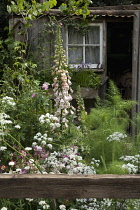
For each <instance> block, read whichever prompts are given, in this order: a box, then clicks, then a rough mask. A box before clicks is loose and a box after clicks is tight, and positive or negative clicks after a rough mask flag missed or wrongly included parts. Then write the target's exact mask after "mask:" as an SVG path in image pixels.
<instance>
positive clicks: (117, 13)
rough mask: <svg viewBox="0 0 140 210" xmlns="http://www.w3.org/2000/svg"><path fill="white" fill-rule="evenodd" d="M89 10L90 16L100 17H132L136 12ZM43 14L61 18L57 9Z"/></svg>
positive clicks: (60, 13)
mask: <svg viewBox="0 0 140 210" xmlns="http://www.w3.org/2000/svg"><path fill="white" fill-rule="evenodd" d="M89 10H90V15H101V16H106V15H107V16H133V15H135V12H136V10H109V9H107V10H100V9H99V10H94V8H93V10H92V9H89ZM45 14H49V15H56V16H57V15H58V16H61V15H62V16H63V13H62V12H61V11H60V10H59V9H50V10H49V11H48V12H46V13H45Z"/></svg>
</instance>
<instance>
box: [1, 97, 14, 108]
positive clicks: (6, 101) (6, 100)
mask: <svg viewBox="0 0 140 210" xmlns="http://www.w3.org/2000/svg"><path fill="white" fill-rule="evenodd" d="M2 103H4V104H8V105H10V106H15V105H16V103H15V102H14V99H13V98H12V97H8V96H5V97H3V98H2Z"/></svg>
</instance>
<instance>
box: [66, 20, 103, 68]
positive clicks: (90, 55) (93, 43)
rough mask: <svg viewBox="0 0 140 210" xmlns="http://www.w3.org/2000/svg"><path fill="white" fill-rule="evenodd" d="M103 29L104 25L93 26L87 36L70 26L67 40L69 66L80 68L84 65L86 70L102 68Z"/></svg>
mask: <svg viewBox="0 0 140 210" xmlns="http://www.w3.org/2000/svg"><path fill="white" fill-rule="evenodd" d="M102 46H103V28H102V24H101V23H98V24H96V23H95V24H91V25H89V29H88V31H87V33H86V35H82V33H80V32H78V31H76V30H75V29H74V27H72V26H69V27H68V30H67V38H66V52H67V58H68V64H69V65H70V66H71V67H78V66H79V65H80V64H83V66H85V68H86V67H87V66H88V67H90V68H101V66H102V53H103V49H102Z"/></svg>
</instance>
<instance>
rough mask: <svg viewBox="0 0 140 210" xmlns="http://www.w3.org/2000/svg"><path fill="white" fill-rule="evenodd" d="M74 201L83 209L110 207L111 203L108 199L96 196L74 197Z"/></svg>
mask: <svg viewBox="0 0 140 210" xmlns="http://www.w3.org/2000/svg"><path fill="white" fill-rule="evenodd" d="M76 203H77V204H78V206H79V208H78V209H83V210H99V209H110V208H111V205H112V202H111V200H110V199H103V200H98V199H96V198H88V199H87V198H83V199H76Z"/></svg>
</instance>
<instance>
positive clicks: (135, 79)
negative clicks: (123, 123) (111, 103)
mask: <svg viewBox="0 0 140 210" xmlns="http://www.w3.org/2000/svg"><path fill="white" fill-rule="evenodd" d="M139 18H140V14H139V11H137V12H136V13H135V16H134V22H133V49H132V100H134V101H138V72H139V70H138V62H139V60H138V55H139V48H138V46H139V27H140V26H139ZM137 108H138V107H137V106H136V105H135V106H134V107H133V108H132V120H133V121H134V122H135V115H136V112H137V111H138V110H137ZM131 132H132V135H133V136H135V134H136V127H135V125H132V131H131Z"/></svg>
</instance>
